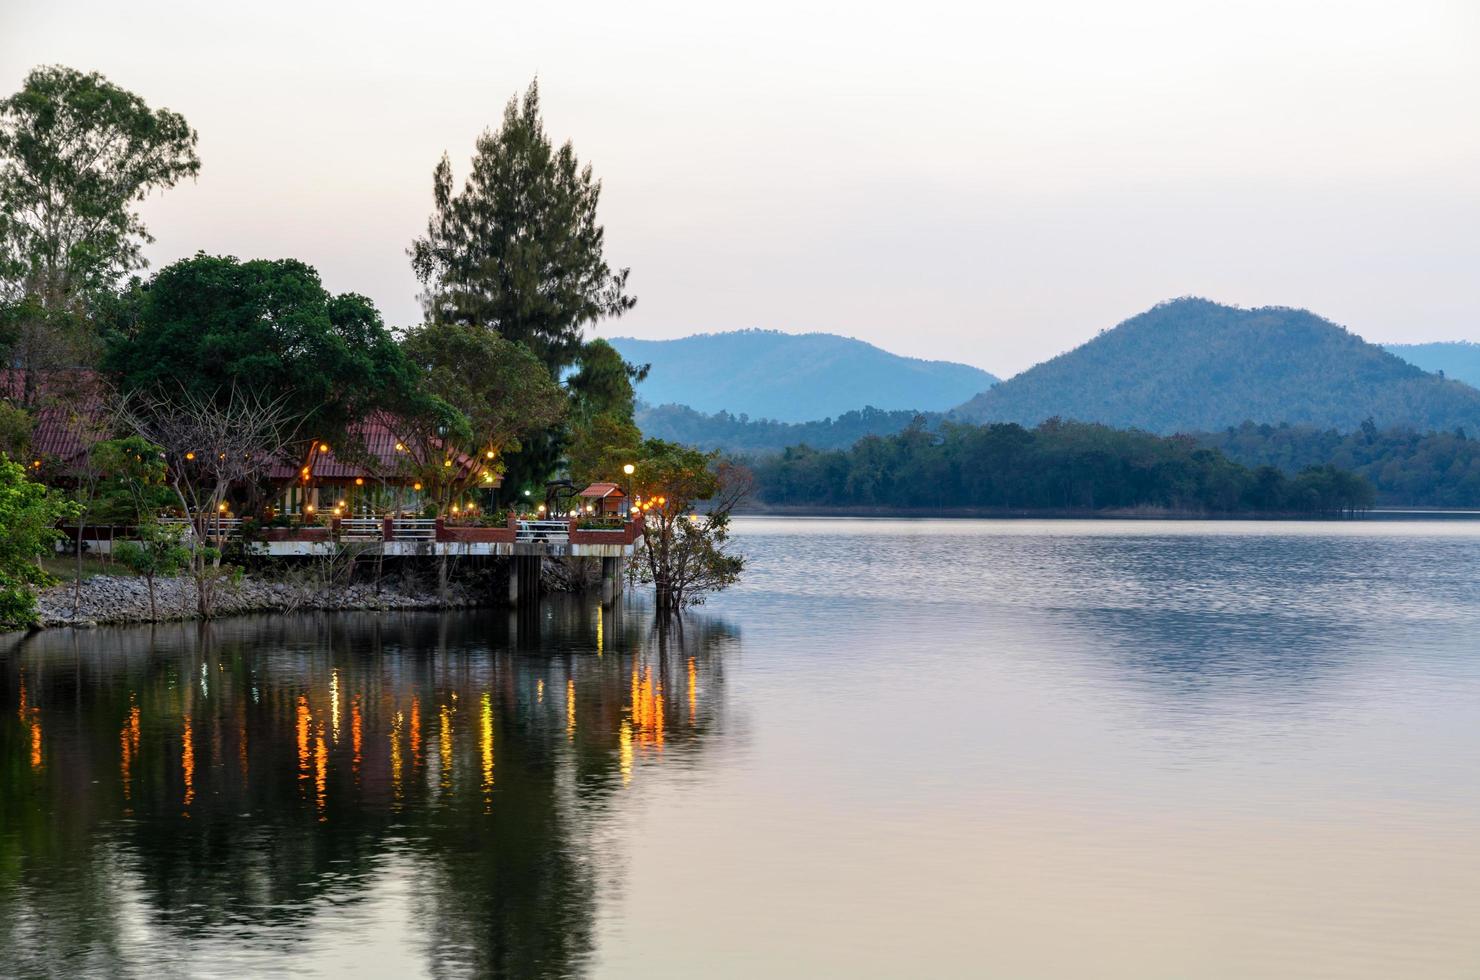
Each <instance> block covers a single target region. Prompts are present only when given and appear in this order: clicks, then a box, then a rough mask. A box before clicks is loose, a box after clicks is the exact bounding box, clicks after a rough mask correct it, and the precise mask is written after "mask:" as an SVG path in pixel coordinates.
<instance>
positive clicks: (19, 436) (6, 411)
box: [0, 401, 36, 459]
mask: <svg viewBox="0 0 1480 980" xmlns="http://www.w3.org/2000/svg"><path fill="white" fill-rule="evenodd" d="M35 429H36V419H35V417H34V416H33V415H32V414H31V413H30V412H28V411H26V410H25V409H23V408H18V407H16V406H15V405H12V404H10V403H9V402H5V401H0V452H3V453H5V455H7V456H9V457H11V458H12V459H18V458H21V457H24V456H25V455H26V452H27V450H29V449H30V448H31V434H32V432H34V431H35Z"/></svg>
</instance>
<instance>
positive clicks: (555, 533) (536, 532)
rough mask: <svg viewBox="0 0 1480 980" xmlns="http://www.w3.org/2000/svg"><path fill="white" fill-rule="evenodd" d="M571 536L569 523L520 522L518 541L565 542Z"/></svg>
mask: <svg viewBox="0 0 1480 980" xmlns="http://www.w3.org/2000/svg"><path fill="white" fill-rule="evenodd" d="M569 534H570V523H569V522H567V521H520V522H519V533H518V536H517V537H516V538H515V540H516V541H564V540H565V539H566V537H568V536H569Z"/></svg>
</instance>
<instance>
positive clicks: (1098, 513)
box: [734, 504, 1480, 521]
mask: <svg viewBox="0 0 1480 980" xmlns="http://www.w3.org/2000/svg"><path fill="white" fill-rule="evenodd" d="M1384 513H1387V514H1409V513H1419V512H1418V511H1416V510H1413V509H1403V510H1399V509H1391V510H1388V511H1384V510H1383V509H1381V508H1374V509H1372V510H1366V511H1362V512H1360V513H1357V514H1309V513H1301V512H1299V511H1239V512H1234V513H1228V512H1223V511H1196V510H1173V509H1170V508H1164V507H1121V508H1109V509H1105V510H1083V509H1073V508H1063V509H1052V510H1043V509H1026V508H1006V507H861V506H852V505H850V506H834V507H822V506H810V505H800V504H770V505H766V504H762V505H758V506H757V505H751V506H749V507H746V508H745V509H744V510H736V511H735V513H734V516H736V517H876V518H932V517H933V518H941V519H978V520H980V519H988V518H993V519H1013V520H1035V519H1036V520H1086V521H1127V520H1132V521H1351V520H1364V519H1367V518H1371V517H1375V516H1382V515H1383V514H1384ZM1473 515H1474V516H1476V517H1480V511H1475V512H1473ZM1451 516H1455V515H1453V512H1451Z"/></svg>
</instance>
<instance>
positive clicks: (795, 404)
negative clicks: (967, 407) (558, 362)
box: [611, 330, 997, 422]
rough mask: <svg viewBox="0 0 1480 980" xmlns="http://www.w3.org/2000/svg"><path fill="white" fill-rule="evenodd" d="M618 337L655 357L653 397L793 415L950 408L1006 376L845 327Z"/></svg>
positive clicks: (630, 355) (649, 392)
mask: <svg viewBox="0 0 1480 980" xmlns="http://www.w3.org/2000/svg"><path fill="white" fill-rule="evenodd" d="M611 342H612V345H613V346H614V347H616V348H617V350H618V351H620V352H621V354H622V356H623V357H626V358H627V359H629V360H632V361H637V362H644V361H646V362H651V364H652V373H651V374H650V375H649V377H648V378H647V379H646V380H645V381H644V382H643V383H642V385H641V387H640V388H639V389H638V395H639V396H640V397H641V398H642V400H643V401H645V402H648V403H649V404H653V405H665V404H678V405H688V406H690V407H692V408H694V409H695V410H696V411H699V412H720V411H728V412H734V413H735V414H737V415H739V414H748V415H749V416H751V417H753V418H772V419H780V420H782V421H786V422H804V421H810V420H813V419H822V418H827V417H829V416H837V415H840V414H842V413H844V412H849V411H852V410H854V409H857V408H858V407H859V406H860V405H863V404H865V403H868V404H873V405H878V406H881V407H883V408H885V409H889V410H902V409H908V410H912V411H913V410H921V411H941V412H943V411H946V410H948V409H951V408H954V407H955V406H957V405H959V404H961V403H962V402H964V401H966V400H967V399H968V398H970V397H972V396H973V395H975V394H977V393H978V392H981V391H985V390H986V389H988V388H990V387H991V386H992V385H994V384H996V383H997V379H996V378H995V377H994V376H993V375H991V374H989V373H987V372H986V371H983V370H981V369H980V368H976V367H971V366H970V365H966V364H957V363H953V362H950V361H926V360H921V359H919V358H913V357H901V356H899V355H898V354H891V353H889V352H888V351H884V350H880V349H879V348H877V347H875V346H873V345H872V344H868V343H865V342H864V341H861V340H855V339H854V338H852V337H840V336H837V335H835V334H825V333H807V334H787V333H781V332H780V331H777V330H736V331H730V332H727V333H711V334H697V335H695V336H692V337H683V338H680V339H677V340H636V339H633V338H630V337H614V338H612V341H611Z"/></svg>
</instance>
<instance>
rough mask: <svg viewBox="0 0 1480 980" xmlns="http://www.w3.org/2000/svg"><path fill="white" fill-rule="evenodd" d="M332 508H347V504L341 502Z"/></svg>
mask: <svg viewBox="0 0 1480 980" xmlns="http://www.w3.org/2000/svg"><path fill="white" fill-rule="evenodd" d="M334 506H335V507H348V506H349V504H348V503H346V502H345V501H343V500H341V501H340V502H339V503H337V504H335V505H334Z"/></svg>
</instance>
